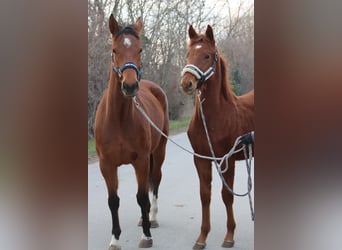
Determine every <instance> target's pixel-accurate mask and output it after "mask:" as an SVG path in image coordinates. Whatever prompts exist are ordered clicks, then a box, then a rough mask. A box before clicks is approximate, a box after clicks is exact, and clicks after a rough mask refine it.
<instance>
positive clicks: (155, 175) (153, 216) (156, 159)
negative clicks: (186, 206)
mask: <svg viewBox="0 0 342 250" xmlns="http://www.w3.org/2000/svg"><path fill="white" fill-rule="evenodd" d="M165 144H166V142H162V143H161V146H159V147H158V148H157V150H156V151H155V152H154V154H153V156H152V161H151V164H152V165H151V173H150V188H151V190H152V193H153V198H152V206H151V211H150V221H151V227H152V228H156V227H159V223H158V220H157V213H158V190H159V185H160V181H161V178H162V171H161V168H162V164H163V162H164V159H165Z"/></svg>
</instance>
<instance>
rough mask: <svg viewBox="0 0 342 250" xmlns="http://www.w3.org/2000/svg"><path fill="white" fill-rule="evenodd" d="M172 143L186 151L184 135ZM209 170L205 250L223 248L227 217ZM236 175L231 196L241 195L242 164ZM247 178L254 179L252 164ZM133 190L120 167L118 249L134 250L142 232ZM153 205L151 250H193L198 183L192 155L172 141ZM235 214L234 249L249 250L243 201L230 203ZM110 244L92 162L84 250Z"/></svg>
mask: <svg viewBox="0 0 342 250" xmlns="http://www.w3.org/2000/svg"><path fill="white" fill-rule="evenodd" d="M172 138H173V139H174V140H175V141H176V142H177V143H179V144H181V145H183V146H185V147H187V148H189V149H191V146H190V144H189V141H188V139H187V136H186V134H185V133H182V134H179V135H176V136H173V137H172ZM213 171H215V172H213V183H212V202H211V232H210V234H209V236H208V239H207V247H206V249H207V250H214V249H223V248H221V243H222V241H223V237H224V234H225V225H226V213H225V208H224V205H223V202H222V199H221V187H222V184H221V181H220V179H219V177H218V175H217V173H216V170H215V169H214V168H213ZM235 172H236V174H235V186H234V188H235V191H237V192H239V193H242V192H245V191H246V188H247V174H246V166H245V164H244V162H243V161H240V162H237V166H236V171H235ZM252 174H253V176H254V160H253V163H252ZM253 188H254V187H253ZM136 191H137V184H136V179H135V175H134V170H133V167H132V166H131V165H127V166H122V167H120V168H119V190H118V193H119V196H120V208H119V216H120V225H121V230H122V233H121V237H120V244H121V246H122V249H123V250H132V249H138V247H137V246H138V242H139V240H140V237H141V234H142V230H141V228H140V227H138V226H137V222H138V220H139V218H140V208H139V206H138V204H137V203H136V197H135V195H136ZM253 197H254V194H253ZM158 202H159V203H158V205H159V213H158V220H159V224H160V227H159V228H155V229H151V233H152V236H153V244H154V245H153V248H152V249H158V250H166V249H173V250H183V249H184V250H190V249H192V246H193V244H194V242H195V240H196V237H197V236H198V233H199V230H200V223H201V205H200V198H199V182H198V177H197V173H196V170H195V167H194V164H193V158H192V156H191V155H190V154H189V153H187V152H184V151H182V150H181V149H179V148H178V147H177V146H175V145H174V144H173V143H172V142H168V144H167V152H166V158H165V162H164V165H163V178H162V182H161V185H160V189H159V201H158ZM234 213H235V220H236V224H237V227H236V230H235V242H236V243H235V247H234V248H233V249H248V250H250V249H254V222H252V221H251V215H250V208H249V202H248V198H247V197H243V198H240V197H236V198H235V201H234ZM256 216H257V215H256ZM110 239H111V218H110V211H109V208H108V206H107V191H106V187H105V182H104V179H103V177H102V175H101V173H100V170H99V166H98V162H97V163H94V164H91V165H89V166H88V250H107V249H108V244H109V242H110Z"/></svg>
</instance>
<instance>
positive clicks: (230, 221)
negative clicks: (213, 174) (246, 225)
mask: <svg viewBox="0 0 342 250" xmlns="http://www.w3.org/2000/svg"><path fill="white" fill-rule="evenodd" d="M234 175H235V162H234V161H233V160H229V161H228V171H227V172H226V173H224V174H223V176H224V178H225V180H226V182H227V184H228V186H229V187H230V188H231V189H232V190H233V187H234ZM222 199H223V202H224V204H225V206H226V213H227V233H226V235H225V237H224V241H223V243H222V247H225V248H230V247H233V246H234V231H235V226H236V224H235V219H234V213H233V201H234V195H233V194H232V193H230V192H229V191H228V190H227V188H226V187H225V186H224V185H223V187H222Z"/></svg>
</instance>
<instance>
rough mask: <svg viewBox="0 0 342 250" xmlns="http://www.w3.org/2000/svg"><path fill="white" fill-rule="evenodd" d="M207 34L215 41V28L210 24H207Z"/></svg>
mask: <svg viewBox="0 0 342 250" xmlns="http://www.w3.org/2000/svg"><path fill="white" fill-rule="evenodd" d="M205 35H206V37H207V38H208V39H209V40H210V41H211V42H214V43H215V39H214V33H213V28H211V26H210V25H208V26H207V30H206V31H205Z"/></svg>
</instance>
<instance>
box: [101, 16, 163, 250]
mask: <svg viewBox="0 0 342 250" xmlns="http://www.w3.org/2000/svg"><path fill="white" fill-rule="evenodd" d="M109 28H110V32H111V34H112V49H113V53H112V68H111V70H110V79H109V86H108V89H107V90H106V91H105V92H104V94H103V97H102V100H101V102H100V104H99V106H98V109H97V113H96V120H95V141H96V151H97V154H98V156H99V161H100V169H101V172H102V175H103V177H104V179H105V182H106V185H107V189H108V205H109V208H110V211H111V215H112V223H113V224H112V226H113V227H112V240H111V242H110V247H109V249H110V250H117V249H121V247H120V245H119V242H118V241H119V237H120V234H121V229H120V224H119V216H118V208H119V197H118V194H117V189H118V175H117V171H118V167H119V166H120V165H122V164H129V163H130V164H132V165H133V167H134V169H135V174H136V179H137V183H138V191H137V195H136V197H137V202H138V204H139V206H140V208H141V220H142V228H143V236H142V240H141V241H140V243H139V247H142V248H147V247H151V246H152V236H151V232H150V227H151V226H152V227H157V226H158V223H157V220H156V213H157V198H158V188H159V184H160V180H161V175H162V173H161V166H162V163H163V161H164V157H165V146H166V139H165V138H164V137H162V136H161V135H160V134H159V133H158V132H156V130H155V129H154V128H152V127H151V126H150V124H149V123H148V122H147V121H146V120H145V118H144V117H143V116H142V115H141V113H140V112H139V111H138V110H137V109H136V107H135V106H134V103H133V98H136V100H137V101H138V102H139V103H140V105H141V106H142V107H143V108H144V110H145V112H146V113H147V114H148V115H149V116H150V117H151V119H152V120H153V121H154V122H155V124H156V125H157V126H158V127H159V128H162V130H163V132H164V133H166V134H168V130H169V118H168V107H167V99H166V95H165V94H164V92H163V91H162V89H161V88H160V87H159V86H158V85H157V84H155V83H153V82H151V81H147V80H140V77H141V67H142V65H141V59H140V54H141V51H142V47H141V43H140V35H141V31H142V22H141V20H140V18H139V19H138V20H137V21H136V23H135V24H134V25H130V26H127V27H121V26H120V25H119V24H118V22H117V21H116V20H115V18H114V17H113V15H111V16H110V18H109ZM149 188H150V189H151V191H153V201H152V206H151V204H150V200H149V193H148V191H149ZM150 210H151V213H150ZM149 216H150V218H149Z"/></svg>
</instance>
